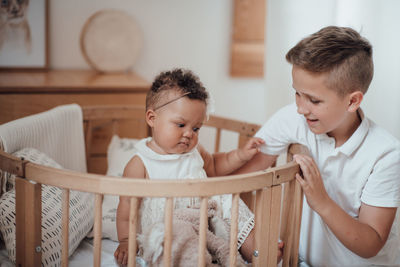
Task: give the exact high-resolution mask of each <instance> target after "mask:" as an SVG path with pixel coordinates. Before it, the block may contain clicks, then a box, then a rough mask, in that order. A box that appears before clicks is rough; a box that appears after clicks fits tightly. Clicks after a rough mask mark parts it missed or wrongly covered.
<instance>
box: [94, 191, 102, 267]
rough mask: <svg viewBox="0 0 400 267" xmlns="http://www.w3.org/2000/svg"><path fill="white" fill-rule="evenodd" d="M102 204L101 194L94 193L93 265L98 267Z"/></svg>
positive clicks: (99, 262)
mask: <svg viewBox="0 0 400 267" xmlns="http://www.w3.org/2000/svg"><path fill="white" fill-rule="evenodd" d="M102 205H103V195H102V194H96V197H95V210H94V231H93V232H94V240H93V243H94V248H93V250H94V253H93V266H96V267H100V265H101V223H102V221H101V220H102V217H103V215H102Z"/></svg>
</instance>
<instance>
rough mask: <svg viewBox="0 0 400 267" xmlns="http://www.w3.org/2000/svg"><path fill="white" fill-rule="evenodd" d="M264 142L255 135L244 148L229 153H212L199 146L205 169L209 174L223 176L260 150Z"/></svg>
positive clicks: (210, 175)
mask: <svg viewBox="0 0 400 267" xmlns="http://www.w3.org/2000/svg"><path fill="white" fill-rule="evenodd" d="M262 144H264V140H262V139H261V138H258V137H253V138H250V139H249V141H247V143H246V144H245V145H244V146H243V147H242V148H239V149H235V150H232V151H230V152H228V153H215V154H212V155H211V154H210V153H208V152H207V151H206V150H205V149H203V148H202V147H201V146H199V151H200V154H201V156H202V157H203V159H204V170H205V171H206V173H207V176H209V177H212V176H221V175H228V174H230V173H232V172H233V171H235V170H237V169H238V168H240V167H241V166H243V165H244V164H245V163H246V162H248V161H249V160H251V159H252V158H253V157H254V156H255V155H256V154H257V153H258V152H260V148H259V147H260V145H262Z"/></svg>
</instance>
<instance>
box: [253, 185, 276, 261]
mask: <svg viewBox="0 0 400 267" xmlns="http://www.w3.org/2000/svg"><path fill="white" fill-rule="evenodd" d="M271 198H272V189H271V188H270V187H267V188H264V189H261V190H257V193H256V213H255V238H254V250H255V251H257V253H255V254H256V255H257V256H256V255H255V254H253V259H252V262H253V266H265V263H266V262H267V257H268V244H267V240H269V229H270V228H269V218H270V214H271Z"/></svg>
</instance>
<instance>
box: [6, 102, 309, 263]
mask: <svg viewBox="0 0 400 267" xmlns="http://www.w3.org/2000/svg"><path fill="white" fill-rule="evenodd" d="M83 117H84V129H85V139H86V140H85V142H86V151H87V163H88V170H89V172H100V170H99V169H98V168H97V166H96V164H99V162H104V160H105V155H106V154H105V151H106V148H107V144H108V142H109V141H110V138H111V134H114V133H116V134H118V133H121V129H123V128H124V127H128V126H127V122H128V121H133V123H134V125H136V127H131V128H130V130H129V132H130V136H129V137H136V138H141V137H145V136H147V135H148V134H149V129H148V128H147V126H146V123H145V122H144V120H143V118H144V108H143V107H138V106H130V107H127V106H124V107H111V106H102V107H84V108H83ZM121 125H122V126H123V127H122V128H121V127H120V126H121ZM206 125H207V126H209V127H213V128H215V129H216V130H215V132H216V138H215V147H216V151H217V150H218V149H219V144H220V140H221V131H222V130H229V131H233V132H237V133H239V142H238V143H239V144H242V143H243V142H244V141H245V140H246V139H247V138H249V137H250V136H252V135H253V134H254V133H255V132H256V131H257V130H258V129H259V126H258V125H256V124H250V123H245V122H240V121H237V120H231V119H226V118H221V117H217V116H211V117H210V120H209V121H208V122H207V123H206ZM125 129H126V128H125ZM96 135H97V137H99V136H100V137H102V139H103V141H98V140H101V138H94V137H96ZM95 140H97V141H95ZM303 149H304V148H303V147H301V146H299V145H292V146H291V147H290V149H289V151H288V159H289V160H291V155H292V154H295V153H303V151H304V150H303ZM0 168H1V169H2V170H4V171H8V172H12V173H14V174H16V175H17V178H16V231H17V234H16V239H17V240H16V250H17V256H16V259H17V262H16V265H17V266H40V265H41V250H40V247H41V185H42V184H46V185H51V186H57V187H59V188H62V190H63V198H62V210H63V214H62V234H63V240H62V244H63V246H62V265H63V266H68V235H69V233H68V229H69V225H68V223H69V220H68V218H69V205H68V203H69V192H70V190H78V191H85V192H91V193H94V194H95V218H94V221H95V223H94V253H93V254H94V266H100V263H101V258H100V256H101V233H102V231H101V228H102V220H101V218H102V201H103V196H104V195H106V194H110V195H124V196H130V197H132V198H131V208H130V228H129V232H130V233H129V250H130V251H136V242H135V236H136V225H137V216H138V214H137V211H136V207H137V203H138V200H139V199H140V198H143V197H165V198H166V206H165V238H164V253H163V257H164V263H165V264H164V265H165V266H171V260H170V259H171V247H172V245H171V242H172V217H173V205H172V203H173V199H174V198H178V197H199V198H200V199H201V207H200V240H199V252H198V253H199V254H198V255H201V256H199V257H198V266H204V265H205V258H204V255H205V253H204V252H205V249H206V237H205V236H206V230H207V227H208V225H207V200H208V198H210V197H211V196H213V195H222V194H232V213H231V218H232V223H231V229H230V231H231V232H230V236H231V238H230V242H229V246H230V254H229V257H230V266H236V255H237V253H238V251H237V240H236V239H237V238H236V237H237V233H238V225H237V221H238V203H239V197H240V194H243V193H246V192H247V194H245V195H244V199H245V200H246V201H245V202H246V203H247V204H248V205H249V206H250V207H251V208H252V210H253V211H254V213H255V228H254V230H255V241H254V242H255V244H254V245H255V246H254V247H255V253H254V255H253V259H252V260H253V266H276V257H277V252H278V251H277V250H278V247H277V241H278V239H279V238H280V239H281V240H283V241H284V243H285V247H284V256H283V266H297V258H298V245H299V234H300V221H301V212H302V201H303V193H302V190H301V187H300V185H299V184H298V182H297V181H296V179H295V174H296V173H297V172H299V166H298V164H295V163H294V162H289V163H287V164H285V165H283V166H278V167H274V168H269V169H267V170H264V171H258V172H254V173H249V174H242V175H233V176H226V177H217V178H212V179H195V180H190V181H186V180H185V181H182V180H168V181H165V180H163V181H160V180H143V179H116V178H115V177H114V178H113V177H107V176H104V175H99V174H93V173H79V172H74V171H68V170H60V169H54V168H50V167H45V166H41V165H38V164H34V163H31V162H28V161H26V160H21V159H19V158H16V157H14V156H12V155H10V154H8V153H5V152H2V151H0ZM103 173H104V172H103ZM32 182H35V183H32ZM160 188H162V190H160ZM27 222H30V223H27ZM233 222H236V223H233ZM135 258H136V255H135V253H130V254H129V260H128V266H135V262H136V260H135Z"/></svg>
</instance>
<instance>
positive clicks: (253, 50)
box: [230, 0, 266, 78]
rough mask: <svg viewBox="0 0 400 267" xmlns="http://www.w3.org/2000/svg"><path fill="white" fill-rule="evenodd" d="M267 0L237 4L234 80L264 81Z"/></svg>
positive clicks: (234, 27) (243, 1)
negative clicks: (251, 79)
mask: <svg viewBox="0 0 400 267" xmlns="http://www.w3.org/2000/svg"><path fill="white" fill-rule="evenodd" d="M265 14H266V0H235V1H234V18H233V34H232V45H231V70H230V73H231V76H233V77H255V78H262V77H264V50H265V43H264V40H265Z"/></svg>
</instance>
